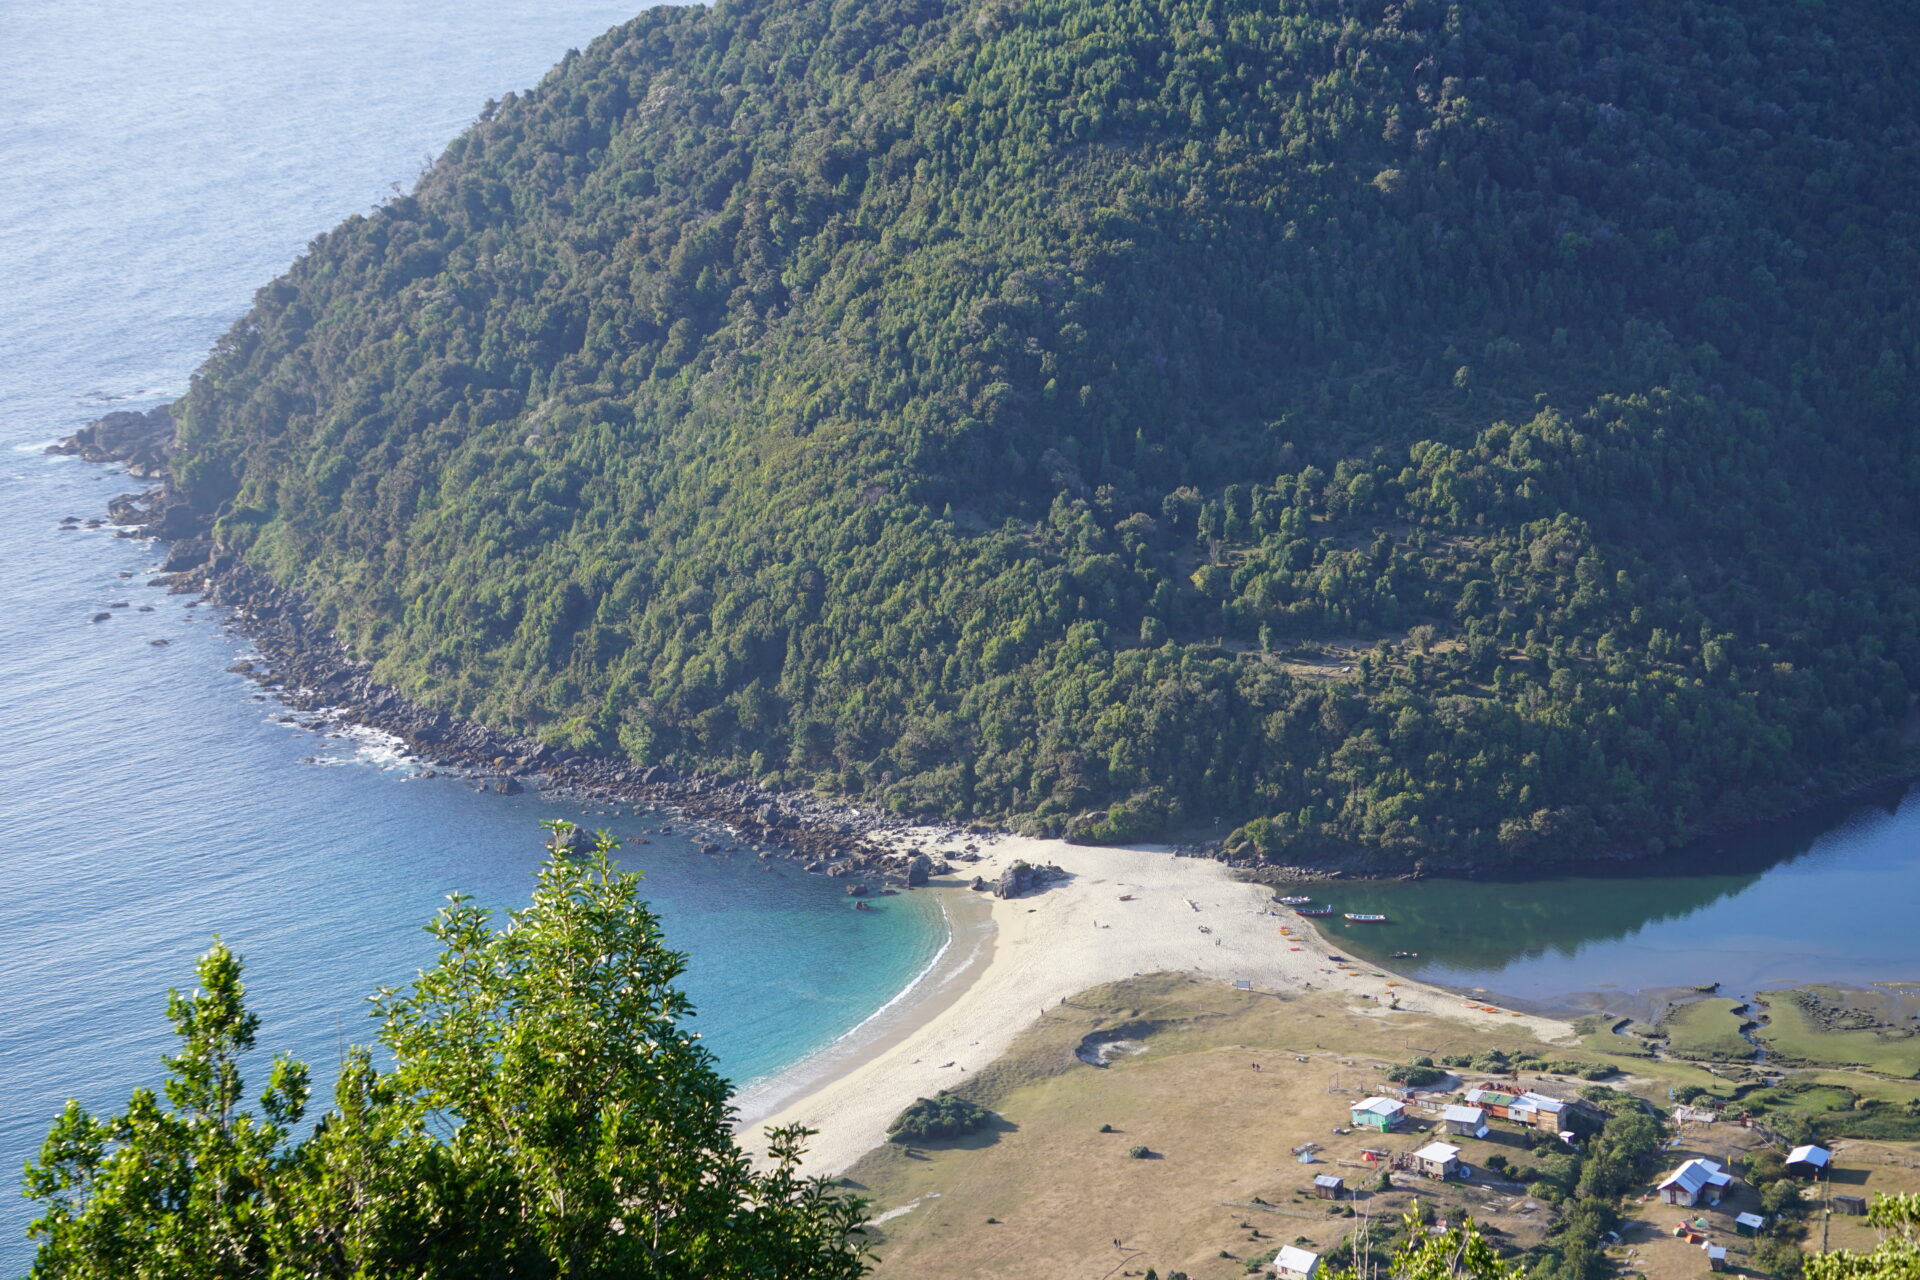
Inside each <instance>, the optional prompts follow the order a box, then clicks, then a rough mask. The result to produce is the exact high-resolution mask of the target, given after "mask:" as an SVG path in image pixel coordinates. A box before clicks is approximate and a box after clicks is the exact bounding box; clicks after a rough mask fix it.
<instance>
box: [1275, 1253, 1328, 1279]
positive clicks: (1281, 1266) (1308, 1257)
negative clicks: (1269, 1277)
mask: <svg viewBox="0 0 1920 1280" xmlns="http://www.w3.org/2000/svg"><path fill="white" fill-rule="evenodd" d="M1319 1269H1320V1255H1319V1254H1317V1253H1310V1252H1308V1251H1307V1250H1305V1249H1302V1248H1299V1247H1297V1246H1295V1245H1286V1246H1285V1247H1283V1248H1282V1249H1281V1250H1280V1253H1279V1254H1278V1256H1276V1257H1275V1258H1274V1260H1273V1274H1274V1275H1275V1276H1278V1277H1279V1280H1312V1277H1313V1274H1314V1272H1316V1271H1318V1270H1319Z"/></svg>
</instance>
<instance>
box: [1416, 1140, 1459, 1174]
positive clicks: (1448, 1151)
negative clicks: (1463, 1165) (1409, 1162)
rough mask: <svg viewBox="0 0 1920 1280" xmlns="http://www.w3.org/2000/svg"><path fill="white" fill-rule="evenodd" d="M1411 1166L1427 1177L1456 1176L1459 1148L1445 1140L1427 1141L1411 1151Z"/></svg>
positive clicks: (1457, 1172)
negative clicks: (1416, 1149)
mask: <svg viewBox="0 0 1920 1280" xmlns="http://www.w3.org/2000/svg"><path fill="white" fill-rule="evenodd" d="M1413 1166H1414V1168H1416V1169H1418V1170H1419V1171H1420V1172H1421V1173H1424V1174H1426V1175H1427V1176H1428V1177H1429V1178H1439V1179H1442V1180H1443V1181H1444V1180H1445V1179H1447V1178H1453V1177H1458V1176H1459V1173H1460V1148H1458V1147H1456V1146H1453V1145H1452V1144H1451V1143H1446V1142H1429V1143H1428V1144H1427V1145H1426V1146H1424V1147H1422V1148H1420V1149H1419V1150H1418V1151H1416V1152H1414V1153H1413Z"/></svg>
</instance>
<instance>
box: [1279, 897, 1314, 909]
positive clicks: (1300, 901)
mask: <svg viewBox="0 0 1920 1280" xmlns="http://www.w3.org/2000/svg"><path fill="white" fill-rule="evenodd" d="M1312 901H1313V899H1312V898H1300V897H1293V898H1281V899H1280V905H1281V906H1283V907H1300V906H1305V905H1306V904H1307V903H1309V902H1312Z"/></svg>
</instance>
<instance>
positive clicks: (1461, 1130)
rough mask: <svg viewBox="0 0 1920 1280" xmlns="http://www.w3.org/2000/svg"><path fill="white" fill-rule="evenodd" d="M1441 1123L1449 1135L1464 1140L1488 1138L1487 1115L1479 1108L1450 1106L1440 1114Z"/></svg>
mask: <svg viewBox="0 0 1920 1280" xmlns="http://www.w3.org/2000/svg"><path fill="white" fill-rule="evenodd" d="M1440 1123H1441V1125H1442V1126H1443V1127H1444V1128H1445V1129H1446V1131H1447V1132H1448V1133H1453V1134H1458V1135H1460V1136H1461V1137H1463V1138H1484V1137H1486V1136H1487V1113H1486V1112H1485V1111H1484V1110H1482V1109H1481V1108H1479V1107H1463V1106H1460V1105H1458V1104H1454V1105H1452V1106H1448V1107H1446V1108H1444V1109H1442V1110H1441V1112H1440Z"/></svg>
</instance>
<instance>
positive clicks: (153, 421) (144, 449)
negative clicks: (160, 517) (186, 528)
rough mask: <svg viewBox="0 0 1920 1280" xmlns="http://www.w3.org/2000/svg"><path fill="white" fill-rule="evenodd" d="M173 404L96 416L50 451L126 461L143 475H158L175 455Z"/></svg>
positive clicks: (129, 469)
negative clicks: (144, 410) (145, 409)
mask: <svg viewBox="0 0 1920 1280" xmlns="http://www.w3.org/2000/svg"><path fill="white" fill-rule="evenodd" d="M173 443H174V430H173V406H172V405H165V404H163V405H160V406H159V407H158V408H155V409H149V410H147V411H146V412H145V413H140V412H137V411H134V410H130V409H121V410H118V411H116V412H113V413H109V414H107V415H106V416H105V417H103V418H96V419H95V420H94V421H92V422H89V423H88V424H87V425H86V426H84V427H82V428H80V429H79V430H78V431H76V432H74V433H73V434H72V435H70V436H68V437H67V438H66V439H65V440H62V441H60V443H58V444H53V445H48V446H47V452H48V453H65V454H78V455H79V456H80V457H82V458H85V459H86V460H87V461H88V462H120V463H125V464H126V468H127V470H128V471H130V472H132V473H133V474H134V475H136V476H140V477H141V478H142V479H158V478H160V477H161V476H164V475H165V474H166V472H167V463H168V461H169V459H170V458H171V457H172V455H173Z"/></svg>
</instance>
